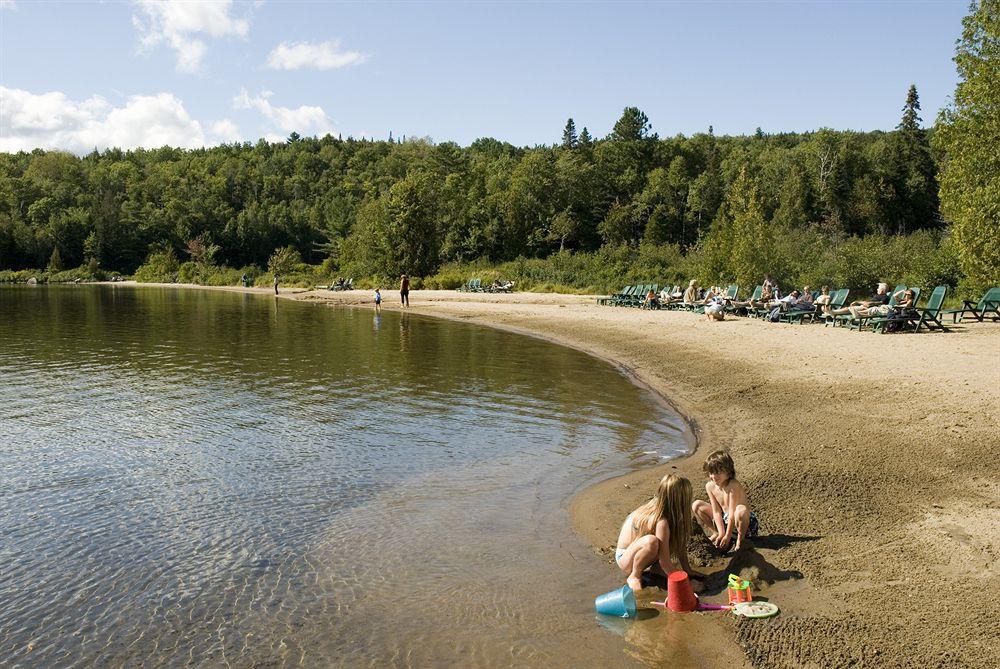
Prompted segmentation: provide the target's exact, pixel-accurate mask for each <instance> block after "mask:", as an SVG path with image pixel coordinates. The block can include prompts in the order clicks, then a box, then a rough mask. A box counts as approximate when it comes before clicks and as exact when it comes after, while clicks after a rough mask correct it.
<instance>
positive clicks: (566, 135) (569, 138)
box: [562, 118, 586, 149]
mask: <svg viewBox="0 0 1000 669" xmlns="http://www.w3.org/2000/svg"><path fill="white" fill-rule="evenodd" d="M584 130H586V128H584ZM577 141H578V140H577V137H576V124H575V123H573V119H572V118H571V119H569V120H567V121H566V127H565V128H564V129H563V136H562V147H563V148H564V149H575V148H576V145H577Z"/></svg>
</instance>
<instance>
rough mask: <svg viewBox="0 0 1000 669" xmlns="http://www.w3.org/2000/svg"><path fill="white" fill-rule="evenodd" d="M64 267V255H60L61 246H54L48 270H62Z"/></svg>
mask: <svg viewBox="0 0 1000 669" xmlns="http://www.w3.org/2000/svg"><path fill="white" fill-rule="evenodd" d="M62 269H63V261H62V256H61V255H59V247H58V246H54V247H52V255H50V256H49V264H48V267H46V270H47V271H49V272H60V271H62Z"/></svg>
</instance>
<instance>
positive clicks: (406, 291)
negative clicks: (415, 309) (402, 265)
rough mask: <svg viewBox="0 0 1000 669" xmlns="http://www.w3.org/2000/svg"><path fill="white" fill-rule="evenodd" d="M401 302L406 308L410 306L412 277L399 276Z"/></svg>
mask: <svg viewBox="0 0 1000 669" xmlns="http://www.w3.org/2000/svg"><path fill="white" fill-rule="evenodd" d="M399 301H400V302H401V303H402V305H403V306H404V307H408V306H410V277H408V276H406V275H405V274H400V275H399Z"/></svg>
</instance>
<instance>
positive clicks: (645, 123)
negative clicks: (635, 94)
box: [611, 107, 656, 142]
mask: <svg viewBox="0 0 1000 669" xmlns="http://www.w3.org/2000/svg"><path fill="white" fill-rule="evenodd" d="M652 128H653V126H652V124H650V122H649V117H648V116H646V115H645V114H644V113H643V112H642V111H641V110H640V109H639V108H638V107H625V109H624V111H622V116H621V118H620V119H618V122H617V123H615V127H614V129H613V130H612V131H611V139H612V140H614V141H616V142H634V141H641V140H644V139H656V134H655V133H654V134H652V135H651V134H649V131H650V130H652Z"/></svg>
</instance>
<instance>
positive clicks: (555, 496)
mask: <svg viewBox="0 0 1000 669" xmlns="http://www.w3.org/2000/svg"><path fill="white" fill-rule="evenodd" d="M682 429H683V428H682V424H681V421H680V419H679V418H678V417H677V416H675V415H674V414H672V413H670V412H668V411H666V410H665V409H663V407H661V406H659V405H658V404H656V403H655V402H654V401H653V398H652V397H650V396H649V395H648V393H646V392H645V391H643V390H641V389H639V388H637V387H636V386H634V385H632V384H630V383H629V382H628V381H627V380H626V379H625V378H624V377H622V376H621V375H620V374H619V373H618V372H617V371H616V370H614V369H613V368H612V367H610V366H609V365H606V364H604V363H601V362H599V361H596V360H594V359H592V358H590V357H587V356H585V355H583V354H581V353H578V352H576V351H572V350H569V349H565V348H561V347H557V346H554V345H551V344H548V343H545V342H541V341H537V340H534V339H530V338H525V337H519V336H516V335H511V334H507V333H502V332H496V331H492V330H488V329H483V328H477V327H472V326H465V325H460V324H455V323H449V322H443V321H437V320H433V319H425V318H417V317H412V318H411V317H408V316H407V315H405V314H403V315H398V314H394V313H385V314H383V315H382V316H381V318H375V317H374V316H373V314H372V313H371V312H369V311H365V310H346V309H331V308H322V307H317V306H315V305H307V304H301V303H293V302H289V301H284V300H281V301H279V300H274V299H272V298H264V297H260V296H251V295H242V294H235V293H216V292H204V291H185V290H174V289H156V288H133V287H129V286H117V287H112V286H101V287H94V286H87V287H37V288H28V287H4V286H0V456H2V459H0V483H2V487H0V533H2V543H0V665H4V664H5V665H10V666H26V667H27V666H97V665H101V666H107V665H131V666H140V665H145V666H181V665H186V664H189V663H193V664H196V665H203V666H211V665H225V664H227V663H228V664H231V665H232V666H241V667H248V666H299V665H302V666H367V665H370V666H385V665H394V666H405V665H412V666H427V665H441V664H452V663H453V664H460V665H462V666H508V665H512V664H522V665H564V666H572V665H580V664H592V663H594V662H595V661H599V660H600V661H604V660H606V661H608V662H618V663H619V664H620V663H621V661H622V660H623V659H624V656H623V655H622V648H621V643H622V641H621V639H619V638H617V637H615V636H614V635H609V634H607V633H600V631H597V630H595V626H594V620H593V614H592V608H591V606H592V604H591V602H592V599H591V598H592V596H593V595H594V594H595V593H596V592H601V591H603V590H604V589H608V588H607V587H605V586H610V585H613V584H614V582H615V581H614V578H613V576H612V575H610V574H609V573H608V570H606V569H605V568H604V567H603V566H601V565H600V564H599V563H598V562H597V560H596V559H595V558H594V557H593V556H592V554H591V553H590V552H589V550H588V549H587V548H586V547H585V546H583V545H582V544H581V543H580V542H579V541H578V540H576V539H575V538H574V537H572V535H571V533H570V530H569V528H568V518H567V513H566V510H565V505H566V501H567V498H568V497H569V495H570V494H571V493H572V492H573V491H575V490H577V489H579V488H580V487H582V486H584V485H586V484H587V483H589V482H593V481H595V480H597V479H600V478H604V477H606V476H608V475H609V474H613V473H616V472H619V471H623V470H625V469H627V468H630V467H633V466H639V465H643V464H651V463H652V462H654V461H657V460H659V459H661V458H662V457H664V456H667V455H673V454H675V453H676V452H678V451H679V450H682V449H683V448H685V438H684V434H683V432H682ZM612 540H613V537H609V543H610V541H612Z"/></svg>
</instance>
